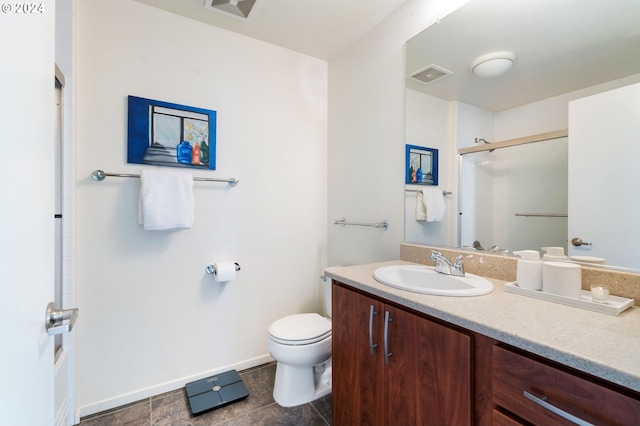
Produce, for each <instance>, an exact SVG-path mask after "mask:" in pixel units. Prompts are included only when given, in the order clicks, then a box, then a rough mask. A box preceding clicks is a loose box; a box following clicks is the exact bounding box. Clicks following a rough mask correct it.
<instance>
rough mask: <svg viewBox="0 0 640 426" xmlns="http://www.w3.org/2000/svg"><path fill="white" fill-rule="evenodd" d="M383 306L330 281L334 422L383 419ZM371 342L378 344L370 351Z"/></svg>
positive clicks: (363, 422) (377, 421)
mask: <svg viewBox="0 0 640 426" xmlns="http://www.w3.org/2000/svg"><path fill="white" fill-rule="evenodd" d="M372 307H373V312H375V314H374V315H371V313H372V311H371V309H372ZM382 307H383V304H382V303H381V302H379V301H377V300H375V299H371V298H368V297H366V296H363V295H361V294H358V293H356V292H354V291H351V290H348V289H345V288H343V287H339V286H336V285H333V301H332V312H333V327H332V334H333V355H332V365H333V375H332V377H333V386H332V388H333V389H332V393H333V401H334V403H333V424H334V425H336V426H340V425H378V424H381V423H382V419H384V406H383V392H384V374H383V372H384V358H383V357H382V328H381V327H382V321H381V320H380V316H381V315H382V314H383V311H382ZM370 321H371V322H370ZM369 330H371V340H370V338H369ZM371 343H373V344H374V345H376V344H377V346H376V347H375V348H374V349H373V351H372V350H371V345H370V344H371ZM372 352H373V353H372Z"/></svg>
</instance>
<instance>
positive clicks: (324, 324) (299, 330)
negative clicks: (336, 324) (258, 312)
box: [269, 313, 331, 342]
mask: <svg viewBox="0 0 640 426" xmlns="http://www.w3.org/2000/svg"><path fill="white" fill-rule="evenodd" d="M269 334H271V336H273V337H275V338H276V339H278V340H285V341H291V342H294V341H295V342H301V341H307V340H320V339H321V338H324V337H326V336H328V335H330V334H331V321H330V320H328V319H327V318H324V317H322V316H320V315H318V314H315V313H313V314H297V315H289V316H288V317H284V318H280V319H279V320H277V321H275V322H273V323H272V324H271V325H270V326H269Z"/></svg>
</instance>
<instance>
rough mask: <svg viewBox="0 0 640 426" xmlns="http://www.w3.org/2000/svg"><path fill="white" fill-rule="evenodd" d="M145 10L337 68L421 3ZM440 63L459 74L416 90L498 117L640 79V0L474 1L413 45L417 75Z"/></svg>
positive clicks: (192, 3) (196, 0) (299, 2)
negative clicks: (478, 63) (398, 13)
mask: <svg viewBox="0 0 640 426" xmlns="http://www.w3.org/2000/svg"><path fill="white" fill-rule="evenodd" d="M136 1H138V2H140V3H144V4H147V5H150V6H154V7H157V8H160V9H163V10H166V11H168V12H172V13H176V14H179V15H182V16H185V17H188V18H191V19H194V20H197V21H201V22H204V23H207V24H210V25H214V26H216V27H220V28H223V29H226V30H229V31H233V32H236V33H239V34H243V35H246V36H249V37H253V38H256V39H259V40H263V41H265V42H268V43H272V44H275V45H278V46H281V47H284V48H288V49H291V50H294V51H297V52H301V53H304V54H307V55H310V56H314V57H316V58H320V59H324V60H329V59H330V58H331V57H332V56H334V55H336V54H337V53H340V52H341V51H343V50H344V49H346V48H347V47H349V46H350V45H351V44H353V43H354V42H355V41H356V40H358V39H359V38H360V37H361V36H363V35H364V34H366V33H367V32H368V31H369V30H371V29H372V28H373V27H375V26H376V25H377V24H378V23H379V22H381V21H382V20H384V18H385V17H387V16H388V15H389V14H391V13H392V12H393V11H395V10H396V9H397V8H398V7H400V6H401V5H403V4H404V3H406V2H408V1H417V0H258V3H257V6H256V7H255V8H254V10H253V11H252V13H251V15H250V16H249V18H248V19H247V20H244V19H240V18H237V17H235V16H232V15H228V16H227V15H226V14H222V13H219V12H213V11H211V10H207V9H205V7H204V4H205V0H136ZM420 1H425V2H428V1H432V2H435V1H436V0H420ZM503 50H508V51H513V52H515V54H516V63H515V65H514V67H513V68H512V69H511V70H510V71H509V72H508V73H507V74H505V75H503V76H501V77H494V78H491V79H480V78H479V77H476V76H474V75H473V74H472V73H471V70H470V64H471V62H472V61H473V60H474V59H475V58H476V57H478V56H481V55H483V54H486V53H489V52H493V51H503ZM430 64H434V65H437V66H440V67H443V68H445V69H448V70H450V71H453V75H451V76H449V77H447V78H445V79H442V80H440V81H437V82H434V83H431V84H429V85H425V84H422V83H416V82H413V81H411V79H407V86H408V87H411V88H413V89H415V90H420V91H422V92H425V93H428V94H430V95H433V96H436V97H439V98H442V99H445V100H461V101H463V102H466V103H469V104H471V105H476V106H478V107H481V108H485V109H487V110H490V111H502V110H505V109H508V108H512V107H514V106H518V105H523V104H527V103H530V102H534V101H537V100H541V99H546V98H549V97H552V96H556V95H559V94H563V93H568V92H572V91H575V90H579V89H582V88H585V87H589V86H594V85H596V84H600V83H603V82H606V81H610V80H614V79H618V78H622V77H626V76H629V75H633V74H638V73H640V0H470V1H469V2H468V3H467V4H465V5H464V6H462V7H461V8H459V9H458V10H455V11H454V12H453V13H451V14H449V15H447V16H445V17H443V18H442V19H441V20H440V22H439V23H437V24H434V25H432V26H431V27H429V28H427V29H426V30H425V31H423V32H422V33H421V34H418V35H417V36H416V37H414V38H413V39H412V40H411V41H409V42H408V44H407V74H408V75H410V74H412V73H414V72H415V71H417V70H419V69H421V68H424V67H425V66H427V65H430Z"/></svg>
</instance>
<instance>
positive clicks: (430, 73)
mask: <svg viewBox="0 0 640 426" xmlns="http://www.w3.org/2000/svg"><path fill="white" fill-rule="evenodd" d="M451 74H453V72H451V71H449V70H447V69H444V68H442V67H439V66H437V65H433V64H431V65H427V66H426V67H424V68H422V69H420V70H418V71H416V72H415V73H414V74H412V75H411V78H413V79H416V80H418V81H419V82H421V83H424V84H429V83H433V82H434V81H436V80H440V79H443V78H445V77H448V76H450V75H451Z"/></svg>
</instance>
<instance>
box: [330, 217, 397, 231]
mask: <svg viewBox="0 0 640 426" xmlns="http://www.w3.org/2000/svg"><path fill="white" fill-rule="evenodd" d="M333 224H334V225H342V226H346V225H354V226H371V227H373V228H383V229H388V228H389V223H388V222H387V221H386V220H383V221H382V222H378V223H364V222H347V220H346V219H345V218H342V219H337V220H336V221H335V222H333Z"/></svg>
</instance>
